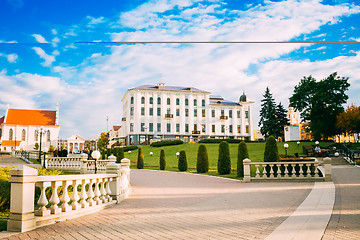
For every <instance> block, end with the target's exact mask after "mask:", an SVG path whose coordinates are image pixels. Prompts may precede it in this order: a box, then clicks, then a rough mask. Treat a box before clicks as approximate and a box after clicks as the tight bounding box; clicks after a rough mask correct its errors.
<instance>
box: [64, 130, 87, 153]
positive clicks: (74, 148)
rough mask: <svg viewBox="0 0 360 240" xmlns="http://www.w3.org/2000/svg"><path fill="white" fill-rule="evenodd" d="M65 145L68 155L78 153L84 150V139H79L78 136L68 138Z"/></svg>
mask: <svg viewBox="0 0 360 240" xmlns="http://www.w3.org/2000/svg"><path fill="white" fill-rule="evenodd" d="M66 143H67V150H68V152H69V153H80V152H82V151H83V150H84V149H85V138H82V137H80V136H79V135H78V134H74V135H72V136H71V137H69V138H68V139H67V141H66Z"/></svg>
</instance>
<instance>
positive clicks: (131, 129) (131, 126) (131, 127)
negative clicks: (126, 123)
mask: <svg viewBox="0 0 360 240" xmlns="http://www.w3.org/2000/svg"><path fill="white" fill-rule="evenodd" d="M133 131H134V124H133V123H130V132H133Z"/></svg>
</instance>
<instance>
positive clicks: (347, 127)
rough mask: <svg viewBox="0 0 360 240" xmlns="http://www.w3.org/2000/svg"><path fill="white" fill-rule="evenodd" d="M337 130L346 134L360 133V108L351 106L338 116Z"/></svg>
mask: <svg viewBox="0 0 360 240" xmlns="http://www.w3.org/2000/svg"><path fill="white" fill-rule="evenodd" d="M336 126H337V128H338V129H339V130H340V131H341V132H342V133H345V134H354V133H360V107H356V106H355V105H351V106H350V107H348V108H347V109H346V110H345V111H344V112H341V113H340V114H339V115H338V116H337V122H336Z"/></svg>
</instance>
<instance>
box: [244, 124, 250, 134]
mask: <svg viewBox="0 0 360 240" xmlns="http://www.w3.org/2000/svg"><path fill="white" fill-rule="evenodd" d="M245 132H246V133H249V125H246V126H245Z"/></svg>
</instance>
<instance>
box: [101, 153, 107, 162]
mask: <svg viewBox="0 0 360 240" xmlns="http://www.w3.org/2000/svg"><path fill="white" fill-rule="evenodd" d="M101 159H103V160H104V159H106V154H105V151H102V153H101Z"/></svg>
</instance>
